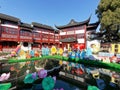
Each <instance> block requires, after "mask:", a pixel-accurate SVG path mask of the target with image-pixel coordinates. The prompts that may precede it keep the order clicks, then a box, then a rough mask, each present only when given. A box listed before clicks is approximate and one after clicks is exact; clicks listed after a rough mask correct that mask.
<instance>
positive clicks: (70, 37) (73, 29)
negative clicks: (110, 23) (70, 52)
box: [56, 18, 99, 49]
mask: <svg viewBox="0 0 120 90" xmlns="http://www.w3.org/2000/svg"><path fill="white" fill-rule="evenodd" d="M89 21H90V18H88V19H87V20H85V21H83V22H76V21H74V20H73V19H72V20H71V21H70V22H69V23H68V24H67V25H63V26H56V28H57V29H59V30H60V42H61V43H62V46H63V47H66V48H67V45H68V44H70V46H73V45H75V44H78V45H79V47H80V48H81V49H84V48H86V40H87V39H89V38H90V37H94V35H95V34H94V33H95V31H96V28H97V26H98V24H99V22H97V23H93V24H89Z"/></svg>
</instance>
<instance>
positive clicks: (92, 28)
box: [87, 21, 100, 30]
mask: <svg viewBox="0 0 120 90" xmlns="http://www.w3.org/2000/svg"><path fill="white" fill-rule="evenodd" d="M99 23H100V22H99V21H98V22H96V23H91V24H89V25H88V26H87V30H94V29H97V27H98V25H99Z"/></svg>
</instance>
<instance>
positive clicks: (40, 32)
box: [32, 22, 55, 49]
mask: <svg viewBox="0 0 120 90" xmlns="http://www.w3.org/2000/svg"><path fill="white" fill-rule="evenodd" d="M32 26H33V28H34V30H33V43H34V44H33V47H34V48H36V49H37V48H41V47H42V45H43V44H47V45H50V44H54V43H55V39H54V38H55V34H54V31H55V30H54V29H53V28H52V27H51V26H48V25H43V24H40V23H37V22H32Z"/></svg>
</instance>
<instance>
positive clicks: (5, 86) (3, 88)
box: [0, 83, 11, 90]
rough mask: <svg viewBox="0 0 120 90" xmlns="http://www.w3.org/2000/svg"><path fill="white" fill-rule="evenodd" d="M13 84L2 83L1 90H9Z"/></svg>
mask: <svg viewBox="0 0 120 90" xmlns="http://www.w3.org/2000/svg"><path fill="white" fill-rule="evenodd" d="M10 87H11V83H2V84H0V90H9V88H10Z"/></svg>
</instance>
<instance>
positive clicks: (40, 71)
mask: <svg viewBox="0 0 120 90" xmlns="http://www.w3.org/2000/svg"><path fill="white" fill-rule="evenodd" d="M38 76H39V78H45V77H46V76H47V70H44V69H41V70H39V71H38Z"/></svg>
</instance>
